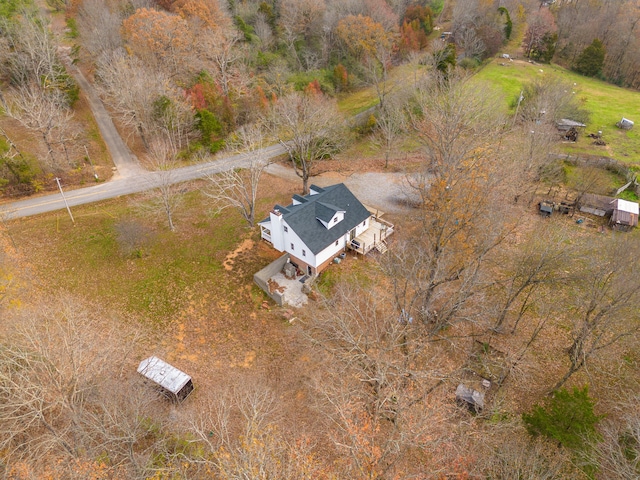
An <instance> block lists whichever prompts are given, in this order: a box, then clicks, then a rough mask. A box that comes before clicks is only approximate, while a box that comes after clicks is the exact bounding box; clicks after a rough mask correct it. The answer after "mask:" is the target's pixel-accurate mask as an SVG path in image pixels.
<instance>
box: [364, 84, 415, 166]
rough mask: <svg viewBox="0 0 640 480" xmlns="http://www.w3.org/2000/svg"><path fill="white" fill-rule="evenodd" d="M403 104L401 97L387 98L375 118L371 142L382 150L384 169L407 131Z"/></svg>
mask: <svg viewBox="0 0 640 480" xmlns="http://www.w3.org/2000/svg"><path fill="white" fill-rule="evenodd" d="M407 126H408V122H407V117H406V113H405V103H404V99H403V98H402V97H395V98H389V99H387V101H386V102H385V103H384V105H383V106H382V107H381V108H380V109H379V111H378V115H377V116H376V132H375V133H374V137H373V140H374V142H375V143H376V144H378V145H380V146H381V147H382V148H383V149H384V168H387V167H388V166H389V157H390V155H391V152H392V151H393V149H394V148H395V147H396V145H397V144H398V142H399V141H400V139H401V138H402V136H403V135H404V134H405V133H406V131H407Z"/></svg>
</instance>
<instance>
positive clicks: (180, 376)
mask: <svg viewBox="0 0 640 480" xmlns="http://www.w3.org/2000/svg"><path fill="white" fill-rule="evenodd" d="M138 373H139V374H140V375H142V376H143V377H145V378H147V379H148V380H151V381H152V382H153V383H155V384H156V385H158V386H159V387H160V388H161V390H162V392H163V393H164V394H165V395H166V396H167V397H169V398H171V399H172V400H176V401H182V400H184V399H185V398H187V397H188V396H189V394H190V393H191V392H192V390H193V382H192V381H191V377H190V376H189V375H187V374H186V373H184V372H183V371H181V370H178V369H177V368H176V367H174V366H173V365H169V364H168V363H167V362H165V361H164V360H161V359H159V358H158V357H149V358H146V359H144V360H142V361H141V362H140V365H138Z"/></svg>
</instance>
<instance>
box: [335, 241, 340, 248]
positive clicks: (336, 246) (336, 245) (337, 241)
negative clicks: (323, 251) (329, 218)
mask: <svg viewBox="0 0 640 480" xmlns="http://www.w3.org/2000/svg"><path fill="white" fill-rule="evenodd" d="M339 241H340V240H339V239H338V240H336V247H337V246H338V242H339Z"/></svg>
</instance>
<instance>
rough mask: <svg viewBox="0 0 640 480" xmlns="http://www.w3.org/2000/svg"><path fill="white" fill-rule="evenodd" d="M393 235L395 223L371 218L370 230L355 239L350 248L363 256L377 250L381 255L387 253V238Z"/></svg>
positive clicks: (350, 243)
mask: <svg viewBox="0 0 640 480" xmlns="http://www.w3.org/2000/svg"><path fill="white" fill-rule="evenodd" d="M392 233H393V223H389V222H387V221H385V220H382V219H381V218H376V217H371V220H370V222H369V228H367V229H366V230H365V231H364V232H362V233H361V234H360V235H358V236H357V237H355V238H353V239H352V240H351V241H350V242H349V244H348V247H349V248H350V249H351V250H353V251H355V252H358V253H360V254H362V255H366V254H367V253H369V252H370V251H371V250H373V249H376V250H378V251H379V252H380V253H384V252H386V251H387V243H386V240H387V237H388V236H389V235H391V234H392Z"/></svg>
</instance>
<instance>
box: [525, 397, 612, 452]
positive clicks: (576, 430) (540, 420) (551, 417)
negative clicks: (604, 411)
mask: <svg viewBox="0 0 640 480" xmlns="http://www.w3.org/2000/svg"><path fill="white" fill-rule="evenodd" d="M601 418H603V417H602V416H598V415H596V414H595V413H594V412H593V401H592V400H591V399H590V398H589V387H587V386H585V387H584V388H583V389H578V388H577V387H575V388H574V389H573V392H569V391H568V390H566V389H564V388H563V389H562V390H559V391H557V392H555V394H554V395H553V397H551V398H549V399H547V400H546V401H545V402H544V405H536V406H535V407H534V409H533V412H531V413H530V414H527V413H524V414H523V415H522V420H523V421H524V423H525V426H526V428H527V431H528V432H529V434H530V435H533V436H538V435H543V436H545V437H548V438H550V439H552V440H555V441H557V442H558V443H559V444H561V445H563V446H565V447H567V448H569V449H572V450H584V449H585V447H586V446H587V445H588V444H589V441H590V440H592V439H594V438H597V432H596V424H597V423H598V422H599V421H600V419H601Z"/></svg>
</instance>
